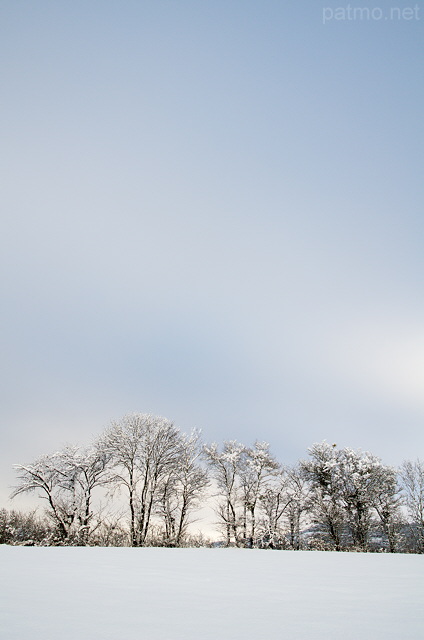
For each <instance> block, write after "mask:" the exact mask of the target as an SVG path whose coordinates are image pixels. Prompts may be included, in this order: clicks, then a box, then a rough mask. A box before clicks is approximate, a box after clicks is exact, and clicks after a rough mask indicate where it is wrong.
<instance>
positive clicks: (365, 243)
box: [0, 0, 424, 508]
mask: <svg viewBox="0 0 424 640" xmlns="http://www.w3.org/2000/svg"><path fill="white" fill-rule="evenodd" d="M359 8H362V9H363V11H362V13H359V11H358V9H359ZM365 9H367V12H366V11H365ZM423 32H424V5H422V4H408V3H404V2H400V4H399V3H398V4H397V5H395V4H394V3H393V5H390V4H388V3H387V2H384V3H383V2H381V4H380V5H378V4H376V3H372V2H370V1H369V0H364V2H362V3H361V4H360V5H358V6H356V5H355V4H349V5H347V4H346V5H343V4H341V3H340V0H338V1H337V2H336V3H334V2H333V3H332V2H331V1H330V0H324V4H323V5H321V4H320V3H319V2H317V1H316V0H304V1H303V2H298V3H296V2H291V1H288V0H287V1H286V0H279V1H277V0H261V1H260V2H259V1H258V0H138V1H135V0H121V1H119V2H118V1H117V0H102V1H100V0H73V1H72V2H66V1H64V0H37V1H35V0H1V2H0V57H1V60H2V65H1V82H0V99H1V112H2V117H1V119H0V136H1V145H0V147H1V167H0V169H1V192H2V196H1V203H2V204H1V211H2V213H1V234H0V278H1V299H2V307H3V310H2V314H1V322H2V331H1V337H0V340H1V354H2V357H1V364H2V366H1V387H0V388H1V396H2V398H1V422H0V429H1V443H2V446H1V448H0V506H1V505H3V506H8V507H10V503H9V501H8V495H9V494H10V491H11V489H10V486H11V485H13V483H14V481H15V475H14V472H13V469H12V465H13V464H15V463H28V462H31V461H33V460H35V459H36V458H37V457H38V456H39V455H41V454H44V453H50V452H53V451H56V450H58V449H60V448H61V447H62V446H63V445H64V444H66V443H76V444H87V443H88V442H90V440H91V439H92V438H93V437H95V436H97V435H99V434H100V433H101V431H102V430H103V429H104V428H105V427H106V426H107V425H108V424H109V423H110V421H111V420H113V419H119V418H120V417H121V416H122V415H124V414H127V413H132V412H141V413H153V414H157V415H161V416H165V417H167V418H169V419H170V420H173V421H174V422H175V423H176V424H177V426H179V427H180V428H181V429H182V430H183V431H189V430H191V429H192V428H194V427H196V428H200V429H202V433H203V438H204V440H205V441H206V442H211V441H217V442H222V441H223V440H225V439H236V440H239V441H241V442H244V443H246V444H251V443H253V442H254V441H255V440H256V439H258V440H266V441H268V442H269V443H270V444H271V450H272V451H273V452H274V454H275V455H276V456H277V458H278V459H279V460H280V461H281V462H283V463H285V464H294V463H295V462H296V461H297V460H298V459H299V458H304V457H306V455H307V448H308V447H309V446H311V445H312V444H313V443H314V442H317V441H321V440H323V439H326V440H328V441H331V442H335V443H337V444H338V445H339V446H340V447H344V446H350V447H353V448H361V449H363V450H369V451H371V452H372V453H374V454H376V455H378V456H380V457H381V458H382V459H383V460H384V461H385V462H386V463H388V464H393V465H399V464H400V463H401V462H402V461H403V460H404V459H415V458H416V457H417V456H418V457H420V456H421V457H423V456H424V452H423V446H424V429H423V418H424V301H423V273H424V258H423V256H424V252H423V239H424V221H423V202H424V198H423V195H424V194H423V185H424V181H423V179H422V167H423V165H424V162H423V160H424V158H423V148H424V145H423V142H424V141H423V137H424V129H423V126H422V114H423V107H424V84H423V81H422V80H423V62H424V54H423V46H422V43H423ZM17 502H18V499H17V500H16V501H15V503H14V506H15V508H18V507H19V504H17Z"/></svg>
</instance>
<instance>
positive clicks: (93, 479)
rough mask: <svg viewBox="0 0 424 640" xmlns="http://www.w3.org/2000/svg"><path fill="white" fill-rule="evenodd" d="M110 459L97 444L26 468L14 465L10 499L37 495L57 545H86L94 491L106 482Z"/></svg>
mask: <svg viewBox="0 0 424 640" xmlns="http://www.w3.org/2000/svg"><path fill="white" fill-rule="evenodd" d="M108 461H109V457H108V455H107V454H106V453H105V452H104V451H103V450H101V449H100V448H99V447H98V445H97V444H95V445H93V446H91V447H88V448H87V449H83V450H81V449H79V448H78V447H71V446H67V447H65V448H64V449H62V450H61V451H58V452H56V453H53V454H50V455H44V456H41V457H40V458H38V460H36V461H35V462H34V463H32V464H29V465H15V468H16V470H17V472H18V480H19V484H18V485H17V486H16V487H15V489H14V491H13V493H12V495H11V497H12V498H14V497H16V496H17V495H19V494H22V493H32V492H34V491H39V497H40V498H42V499H44V500H47V503H48V505H49V506H48V509H47V515H48V516H49V517H50V519H51V520H52V522H53V523H54V525H55V527H56V531H57V535H58V538H59V540H60V541H62V542H64V541H69V540H71V539H72V540H73V541H75V542H77V543H79V544H86V543H87V541H88V539H89V536H90V522H91V520H92V518H93V512H92V509H91V503H92V497H93V491H94V489H95V487H97V486H100V485H102V484H104V482H105V481H106V478H107V467H108Z"/></svg>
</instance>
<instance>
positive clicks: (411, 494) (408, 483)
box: [399, 459, 424, 553]
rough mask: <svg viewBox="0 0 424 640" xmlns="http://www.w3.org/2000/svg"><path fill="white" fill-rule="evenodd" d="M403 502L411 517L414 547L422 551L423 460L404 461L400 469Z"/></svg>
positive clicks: (423, 528) (423, 548) (423, 527)
mask: <svg viewBox="0 0 424 640" xmlns="http://www.w3.org/2000/svg"><path fill="white" fill-rule="evenodd" d="M399 476H400V484H401V491H402V498H403V504H404V505H405V506H406V509H407V512H408V515H409V517H410V519H411V525H412V537H413V540H414V544H415V548H416V549H417V550H418V551H419V553H424V462H423V461H422V460H420V459H417V460H416V461H415V462H411V461H409V460H407V461H405V462H404V463H403V464H402V466H401V469H400V474H399Z"/></svg>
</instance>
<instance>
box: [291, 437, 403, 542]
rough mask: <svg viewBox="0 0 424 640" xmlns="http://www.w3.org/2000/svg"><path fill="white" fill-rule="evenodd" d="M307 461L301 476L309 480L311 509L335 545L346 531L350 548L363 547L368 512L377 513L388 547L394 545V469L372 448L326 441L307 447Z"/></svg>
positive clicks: (367, 533) (366, 531)
mask: <svg viewBox="0 0 424 640" xmlns="http://www.w3.org/2000/svg"><path fill="white" fill-rule="evenodd" d="M309 453H310V456H311V458H312V459H311V461H309V462H303V463H302V468H303V471H304V474H305V477H306V478H307V479H308V480H309V481H310V482H311V486H312V490H313V492H314V495H313V503H314V511H315V515H316V516H317V519H318V522H320V523H321V524H322V525H324V526H325V527H326V528H327V530H328V532H329V533H330V536H331V538H332V540H333V542H334V545H335V548H336V549H337V550H339V549H340V548H341V544H342V532H343V531H346V532H347V533H349V534H350V539H351V543H352V544H353V546H354V547H355V548H358V549H361V550H363V551H364V550H366V549H367V545H368V537H369V531H370V526H371V522H372V517H373V515H374V513H377V514H378V516H379V518H380V521H381V524H382V526H383V529H384V532H385V534H386V535H387V537H388V544H389V547H390V548H391V549H392V550H393V546H394V544H395V538H394V532H395V529H394V521H395V516H396V511H397V501H396V491H397V490H396V472H395V470H394V469H392V468H391V467H388V466H386V465H383V464H382V462H381V460H380V459H379V458H377V457H376V456H374V455H373V454H371V453H368V452H363V451H360V450H358V451H354V450H353V449H349V448H348V447H345V448H344V449H337V448H336V445H329V444H328V443H327V442H325V441H324V442H322V443H320V444H315V445H313V446H312V447H311V449H310V450H309Z"/></svg>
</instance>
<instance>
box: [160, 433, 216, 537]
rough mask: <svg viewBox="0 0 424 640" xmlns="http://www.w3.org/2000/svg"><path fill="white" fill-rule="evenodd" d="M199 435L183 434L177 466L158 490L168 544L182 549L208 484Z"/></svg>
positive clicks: (174, 466)
mask: <svg viewBox="0 0 424 640" xmlns="http://www.w3.org/2000/svg"><path fill="white" fill-rule="evenodd" d="M200 455H201V450H200V433H199V432H198V431H192V433H191V434H190V435H188V436H187V435H185V434H183V435H182V436H181V441H180V452H179V455H178V460H177V463H176V464H175V465H172V466H171V467H170V469H169V472H168V475H167V476H166V477H165V478H164V479H163V481H162V483H161V486H160V488H159V507H158V511H159V513H160V515H161V516H162V518H163V521H164V527H165V542H166V544H168V545H172V546H179V545H180V544H181V542H182V540H183V538H184V536H185V534H186V531H187V527H188V525H189V524H190V520H189V517H190V514H191V513H192V511H194V510H195V509H198V508H199V507H200V506H201V505H200V500H201V498H202V496H203V495H204V491H205V489H206V487H207V486H208V485H209V479H208V472H207V470H206V469H204V468H203V467H202V466H201V465H200V463H199V461H200Z"/></svg>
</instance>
